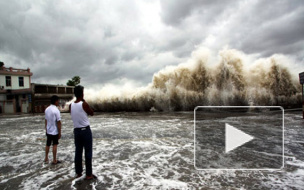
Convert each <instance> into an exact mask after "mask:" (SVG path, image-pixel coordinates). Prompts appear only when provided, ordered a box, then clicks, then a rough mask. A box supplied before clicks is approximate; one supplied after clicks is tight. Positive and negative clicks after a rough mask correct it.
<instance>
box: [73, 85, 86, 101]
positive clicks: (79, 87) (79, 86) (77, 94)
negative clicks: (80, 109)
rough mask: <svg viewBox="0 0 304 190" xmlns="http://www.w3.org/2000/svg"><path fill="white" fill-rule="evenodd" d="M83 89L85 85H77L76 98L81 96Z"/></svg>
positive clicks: (75, 89)
mask: <svg viewBox="0 0 304 190" xmlns="http://www.w3.org/2000/svg"><path fill="white" fill-rule="evenodd" d="M83 89H84V87H83V86H81V85H77V86H75V88H74V94H75V96H76V98H80V97H81V96H82V95H83Z"/></svg>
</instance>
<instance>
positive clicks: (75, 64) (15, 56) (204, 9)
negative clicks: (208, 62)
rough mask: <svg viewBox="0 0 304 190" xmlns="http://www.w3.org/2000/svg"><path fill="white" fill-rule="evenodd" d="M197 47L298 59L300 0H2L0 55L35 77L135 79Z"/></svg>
mask: <svg viewBox="0 0 304 190" xmlns="http://www.w3.org/2000/svg"><path fill="white" fill-rule="evenodd" d="M198 45H203V46H206V47H207V48H210V49H211V50H213V51H218V50H220V49H221V48H223V47H224V46H227V45H228V46H229V47H231V48H236V49H238V50H241V51H243V52H245V53H246V54H254V55H257V56H260V57H265V56H270V55H272V54H275V53H280V54H285V55H286V56H289V57H291V58H293V59H294V60H296V62H295V63H294V64H295V65H303V64H304V63H303V62H304V2H303V1H301V0H298V1H297V0H284V1H280V0H277V1H262V0H261V1H257V0H244V1H243V0H239V1H220V0H214V1H211V0H209V1H207V0H184V1H182V0H180V1H178V0H159V1H157V0H155V1H154V0H142V1H136V0H128V1H125V0H115V1H113V0H108V1H102V0H86V1H82V0H58V1H54V0H46V1H35V0H22V1H18V0H10V1H6V0H1V1H0V60H1V61H3V62H4V63H5V65H6V66H12V67H17V68H27V67H29V68H31V70H32V72H33V73H34V75H33V79H32V81H33V82H37V83H54V84H65V83H66V81H67V80H68V79H70V78H71V77H72V76H75V75H79V76H81V78H82V84H84V85H86V86H92V87H93V86H101V85H104V84H106V83H112V84H122V83H126V82H130V83H134V84H135V85H136V86H144V85H146V84H148V83H149V82H151V79H152V76H153V73H155V72H157V71H158V70H160V69H162V68H164V67H165V66H166V65H177V64H179V63H181V62H183V61H185V60H186V59H187V58H189V57H190V55H191V52H192V51H193V50H195V47H196V46H198Z"/></svg>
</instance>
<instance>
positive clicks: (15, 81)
mask: <svg viewBox="0 0 304 190" xmlns="http://www.w3.org/2000/svg"><path fill="white" fill-rule="evenodd" d="M6 76H11V84H12V86H6V78H5V77H6ZM20 77H21V76H20ZM23 83H24V86H23V87H20V86H19V76H14V75H0V86H4V89H9V90H10V89H14V90H16V89H24V88H30V77H29V76H23Z"/></svg>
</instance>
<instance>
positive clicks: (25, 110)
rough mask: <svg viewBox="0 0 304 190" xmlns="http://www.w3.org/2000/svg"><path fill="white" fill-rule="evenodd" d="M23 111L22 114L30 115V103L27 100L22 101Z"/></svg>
mask: <svg viewBox="0 0 304 190" xmlns="http://www.w3.org/2000/svg"><path fill="white" fill-rule="evenodd" d="M21 111H22V113H28V112H29V103H28V101H27V100H22V101H21Z"/></svg>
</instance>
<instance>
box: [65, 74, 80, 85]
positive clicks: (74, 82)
mask: <svg viewBox="0 0 304 190" xmlns="http://www.w3.org/2000/svg"><path fill="white" fill-rule="evenodd" d="M78 84H80V76H74V77H73V78H72V79H71V80H68V82H67V85H68V86H76V85H78Z"/></svg>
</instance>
